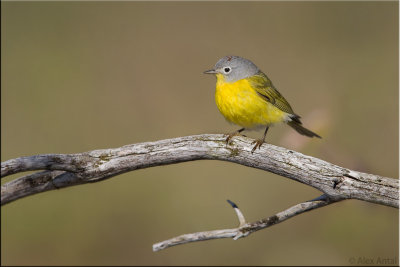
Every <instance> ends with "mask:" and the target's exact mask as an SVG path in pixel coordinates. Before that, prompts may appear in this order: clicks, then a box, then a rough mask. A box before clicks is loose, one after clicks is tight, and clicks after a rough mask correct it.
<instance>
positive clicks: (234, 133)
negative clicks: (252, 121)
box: [225, 131, 245, 145]
mask: <svg viewBox="0 0 400 267" xmlns="http://www.w3.org/2000/svg"><path fill="white" fill-rule="evenodd" d="M226 135H227V136H228V137H226V140H225V141H226V144H228V145H229V144H230V141H231V139H232V137H234V136H237V135H241V136H245V135H242V134H240V132H239V131H236V132H233V133H227V134H226Z"/></svg>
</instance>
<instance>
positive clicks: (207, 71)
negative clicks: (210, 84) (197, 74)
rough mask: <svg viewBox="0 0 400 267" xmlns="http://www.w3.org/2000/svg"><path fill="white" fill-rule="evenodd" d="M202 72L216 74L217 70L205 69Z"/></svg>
mask: <svg viewBox="0 0 400 267" xmlns="http://www.w3.org/2000/svg"><path fill="white" fill-rule="evenodd" d="M203 73H204V74H216V73H217V71H216V70H206V71H205V72H203Z"/></svg>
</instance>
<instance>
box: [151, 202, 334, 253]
mask: <svg viewBox="0 0 400 267" xmlns="http://www.w3.org/2000/svg"><path fill="white" fill-rule="evenodd" d="M228 202H229V204H231V206H232V207H233V208H234V209H235V211H236V214H237V216H238V218H239V222H240V225H239V227H237V228H233V229H221V230H213V231H205V232H197V233H192V234H184V235H180V236H177V237H174V238H171V239H168V240H165V241H162V242H159V243H156V244H154V245H153V251H159V250H163V249H166V248H169V247H172V246H176V245H181V244H186V243H190V242H197V241H205V240H210V239H220V238H233V239H234V240H237V239H239V238H242V237H246V236H248V235H249V234H251V233H253V232H256V231H259V230H261V229H265V228H268V227H270V226H272V225H275V224H278V223H281V222H283V221H285V220H287V219H290V218H292V217H294V216H296V215H299V214H301V213H304V212H307V211H310V210H313V209H317V208H321V207H324V206H327V205H330V204H332V203H334V202H336V201H333V200H330V199H329V198H328V197H327V196H326V195H322V196H321V197H319V198H316V199H315V200H310V201H306V202H303V203H300V204H297V205H294V206H292V207H290V208H288V209H286V210H284V211H282V212H279V213H277V214H275V215H273V216H270V217H268V218H266V219H262V220H259V221H256V222H252V223H245V219H244V216H243V214H242V212H241V211H240V210H239V208H238V207H237V206H236V204H235V203H233V202H231V201H229V200H228Z"/></svg>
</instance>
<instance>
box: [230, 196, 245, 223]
mask: <svg viewBox="0 0 400 267" xmlns="http://www.w3.org/2000/svg"><path fill="white" fill-rule="evenodd" d="M227 201H228V203H229V204H230V205H231V206H232V208H233V209H234V210H235V212H236V215H237V216H238V219H239V227H241V226H243V225H245V224H246V219H245V218H244V215H243V213H242V212H241V211H240V209H239V207H238V206H237V205H236V204H235V203H233V202H232V201H230V200H229V199H228V200H227Z"/></svg>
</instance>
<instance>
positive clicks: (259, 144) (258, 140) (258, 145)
mask: <svg viewBox="0 0 400 267" xmlns="http://www.w3.org/2000/svg"><path fill="white" fill-rule="evenodd" d="M263 143H264V140H262V139H257V140H255V141H253V142H252V143H251V144H256V145H255V146H254V147H253V149H252V150H251V154H253V152H254V151H255V150H256V149H257V147H258V149H260V147H261V145H262V144H263Z"/></svg>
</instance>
